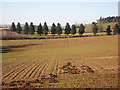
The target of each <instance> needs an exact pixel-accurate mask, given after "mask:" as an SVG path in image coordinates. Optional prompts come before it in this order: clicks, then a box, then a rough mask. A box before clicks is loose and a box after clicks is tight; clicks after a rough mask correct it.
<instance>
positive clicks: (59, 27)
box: [56, 23, 62, 35]
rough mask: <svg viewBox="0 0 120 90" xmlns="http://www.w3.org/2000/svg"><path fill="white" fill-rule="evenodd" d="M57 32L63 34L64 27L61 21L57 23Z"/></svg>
mask: <svg viewBox="0 0 120 90" xmlns="http://www.w3.org/2000/svg"><path fill="white" fill-rule="evenodd" d="M56 33H57V34H58V35H60V34H62V28H61V25H60V24H59V23H58V24H57V27H56Z"/></svg>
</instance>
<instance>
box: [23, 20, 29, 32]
mask: <svg viewBox="0 0 120 90" xmlns="http://www.w3.org/2000/svg"><path fill="white" fill-rule="evenodd" d="M28 33H29V26H28V23H27V22H26V23H25V26H24V34H28Z"/></svg>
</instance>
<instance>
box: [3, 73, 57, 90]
mask: <svg viewBox="0 0 120 90" xmlns="http://www.w3.org/2000/svg"><path fill="white" fill-rule="evenodd" d="M56 78H57V75H54V74H49V77H46V76H41V78H40V79H34V80H17V81H11V82H10V83H5V82H2V86H5V87H10V88H40V87H42V86H43V85H44V84H46V83H56V82H58V81H57V80H56ZM33 83H39V85H36V86H34V85H31V84H33Z"/></svg>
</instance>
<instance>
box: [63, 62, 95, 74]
mask: <svg viewBox="0 0 120 90" xmlns="http://www.w3.org/2000/svg"><path fill="white" fill-rule="evenodd" d="M61 69H62V74H65V73H68V74H79V73H80V72H81V73H85V72H88V73H94V70H93V69H92V68H91V67H89V66H87V65H81V66H80V69H78V68H77V67H76V66H73V65H72V63H71V62H68V63H67V64H66V65H64V66H62V68H61Z"/></svg>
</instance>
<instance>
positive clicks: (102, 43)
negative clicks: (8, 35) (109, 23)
mask: <svg viewBox="0 0 120 90" xmlns="http://www.w3.org/2000/svg"><path fill="white" fill-rule="evenodd" d="M2 51H3V53H2V54H3V55H2V56H3V57H2V58H3V60H2V73H3V76H2V78H3V82H4V83H10V82H11V81H16V80H34V79H38V80H40V79H41V77H43V76H44V77H47V76H48V75H49V74H50V73H51V74H54V75H57V78H56V80H57V82H52V83H51V82H49V83H47V82H45V83H42V84H41V83H30V84H29V87H33V88H40V87H44V88H48V87H51V88H52V87H53V88H56V87H59V88H73V87H79V88H116V87H117V84H118V74H117V72H118V36H117V35H114V36H101V37H84V38H73V39H56V40H54V39H52V40H50V39H49V40H47V39H46V40H3V50H2ZM68 62H71V64H72V66H71V67H76V68H77V69H70V68H69V67H67V68H65V65H66V64H67V63H68ZM66 66H67V65H66ZM83 66H86V67H89V68H91V70H93V71H94V72H93V73H90V72H89V71H90V70H86V71H85V72H84V71H83V70H82V67H83ZM62 67H64V68H65V69H62ZM68 69H69V70H79V71H80V72H79V73H73V72H72V71H71V72H72V73H69V72H70V71H67V70H68ZM65 70H66V71H65ZM63 72H66V73H63ZM44 80H45V79H44ZM22 85H23V84H21V85H18V84H15V85H10V84H6V85H5V84H3V88H7V87H11V88H15V87H22ZM27 87H28V86H27Z"/></svg>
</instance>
